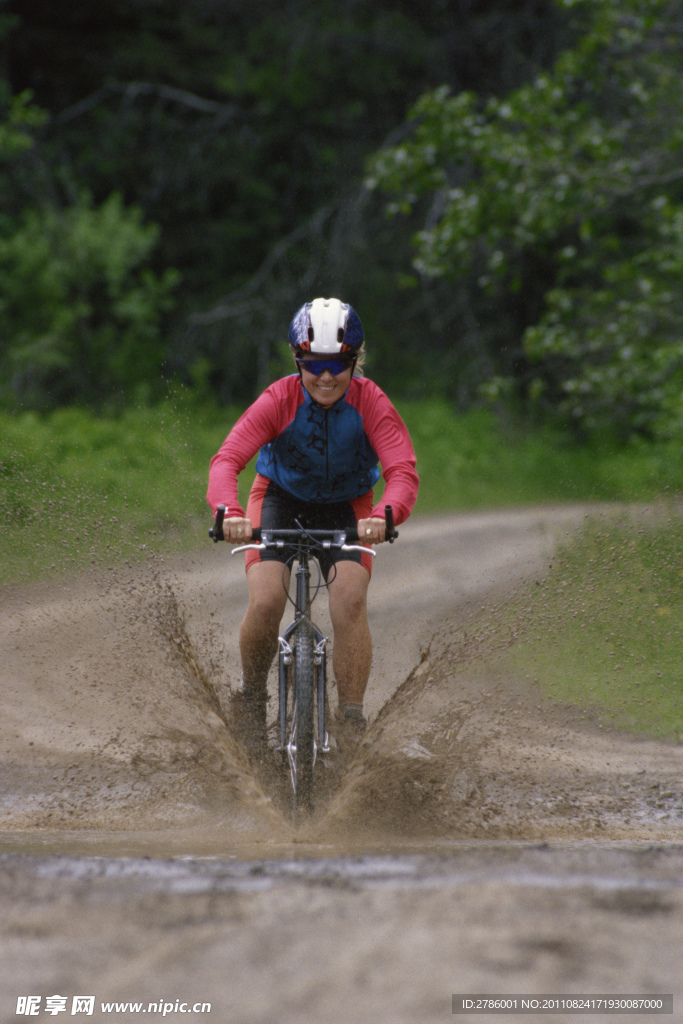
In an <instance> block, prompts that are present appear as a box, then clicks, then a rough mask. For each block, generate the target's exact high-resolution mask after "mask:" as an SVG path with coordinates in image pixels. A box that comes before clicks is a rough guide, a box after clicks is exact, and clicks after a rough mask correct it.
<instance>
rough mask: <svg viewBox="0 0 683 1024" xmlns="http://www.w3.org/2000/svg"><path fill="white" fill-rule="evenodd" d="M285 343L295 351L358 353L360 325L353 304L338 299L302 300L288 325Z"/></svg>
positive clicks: (324, 353) (336, 353) (361, 333)
mask: <svg viewBox="0 0 683 1024" xmlns="http://www.w3.org/2000/svg"><path fill="white" fill-rule="evenodd" d="M289 344H290V345H291V346H292V348H293V349H294V353H295V355H296V354H298V353H300V352H312V353H314V354H315V355H325V356H336V355H349V356H351V355H358V350H359V349H360V347H361V345H362V344H363V325H362V324H361V322H360V317H359V316H358V314H357V313H356V311H355V309H354V308H353V306H349V304H348V302H340V300H339V299H314V300H313V302H306V303H305V304H304V305H303V306H302V307H301V309H299V310H298V311H297V312H296V314H295V315H294V319H293V320H292V322H291V324H290V325H289Z"/></svg>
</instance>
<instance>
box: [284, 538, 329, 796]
mask: <svg viewBox="0 0 683 1024" xmlns="http://www.w3.org/2000/svg"><path fill="white" fill-rule="evenodd" d="M295 557H296V560H297V562H298V565H297V570H296V599H295V603H294V620H293V621H292V622H290V624H289V625H288V626H287V628H286V629H285V630H284V632H283V634H282V636H280V637H278V642H279V648H280V653H279V659H278V723H279V729H280V746H279V747H278V748H277V749H278V750H282V751H285V752H286V754H287V760H288V763H289V772H290V778H291V780H292V789H293V791H294V792H295V793H296V790H297V778H296V766H297V762H296V752H297V751H296V712H295V711H294V710H293V712H292V728H291V731H290V735H289V737H287V696H288V690H289V685H290V683H289V671H288V669H289V666H290V665H291V664H292V661H293V659H294V650H293V649H292V647H291V646H290V643H289V640H290V638H291V637H292V636H293V635H294V634H295V633H296V631H297V629H298V628H299V626H300V624H301V620H302V619H307V620H308V621H309V623H310V625H311V628H312V630H313V636H314V638H315V648H314V650H313V666H314V672H315V685H316V710H317V723H316V724H317V728H316V730H315V731H314V734H313V766H315V762H316V760H317V756H318V751H320V753H322V754H328V753H329V752H330V745H329V736H328V733H327V730H326V729H325V708H326V702H327V701H326V698H327V651H326V648H327V643H328V637H326V636H325V635H324V634H323V633H322V632H321V630H320V629H319V628H318V626H316V624H315V623H314V622H313V621H312V619H311V603H312V602H311V594H310V582H311V573H310V569H309V558H310V554H309V551H308V550H307V548H306V546H305V545H301V546H300V547H299V548H298V549H297V553H296V556H295Z"/></svg>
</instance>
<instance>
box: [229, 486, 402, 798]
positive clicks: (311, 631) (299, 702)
mask: <svg viewBox="0 0 683 1024" xmlns="http://www.w3.org/2000/svg"><path fill="white" fill-rule="evenodd" d="M384 514H385V523H386V534H385V535H386V539H387V540H388V541H389V543H393V542H394V540H395V539H396V538H397V537H398V531H397V530H396V529H395V528H394V519H393V510H392V507H391V505H387V506H386V507H385V510H384ZM224 517H225V506H223V505H219V507H218V510H217V513H216V519H215V522H214V525H213V527H212V528H211V529H210V530H209V536H210V537H211V538H212V540H213V541H214V542H217V541H219V540H224V539H225V538H224V536H223V519H224ZM358 540H359V538H358V532H357V530H356V529H355V528H346V529H340V530H315V529H312V530H309V529H305V528H304V527H302V526H301V524H300V523H297V528H296V529H287V530H271V529H263V530H262V529H261V528H260V527H256V528H255V529H254V530H253V531H252V542H250V543H248V544H243V545H241V546H240V547H236V548H233V551H232V554H233V555H236V554H238V553H239V552H240V551H249V550H255V551H265V550H266V549H268V548H276V549H280V550H282V549H283V548H285V547H287V548H290V549H291V551H292V554H291V555H290V557H289V558H288V560H287V562H286V563H285V564H284V565H283V570H282V575H283V586H284V588H285V590H286V591H287V597H288V600H289V601H291V602H292V604H293V605H294V619H293V621H292V622H291V623H290V624H289V625H288V626H287V628H286V629H285V630H284V632H283V633H282V636H280V637H279V638H278V643H279V654H278V719H277V724H278V745H277V746H276V751H277V752H278V753H279V754H280V755H281V756H282V759H283V763H284V765H285V766H286V767H288V768H289V777H290V781H291V800H292V811H293V813H294V814H295V815H296V814H297V812H298V811H303V812H308V811H310V810H311V808H312V799H313V780H314V769H315V766H316V762H317V761H318V758H319V756H320V755H324V754H329V753H330V750H331V748H330V743H329V734H328V731H327V728H326V716H327V644H328V637H326V636H325V635H324V634H323V633H322V631H321V630H320V629H319V628H318V626H317V625H316V624H315V623H314V622H313V620H312V619H311V606H312V604H313V602H314V600H315V598H316V597H317V596H318V593H319V591H320V590H321V589H322V588H323V587H325V586H327V584H326V583H324V582H323V576H322V570H321V568H320V565H319V564H318V561H317V557H316V555H317V554H318V553H319V552H322V551H325V550H328V551H329V550H335V549H336V550H340V551H360V552H364V553H366V554H367V553H369V554H371V555H372V556H373V557H374V556H375V555H376V552H375V551H373V550H372V549H371V548H369V547H366V546H361V545H360V544H357V543H353V542H355V541H358ZM349 541H351V543H348V542H349ZM294 562H296V563H297V570H296V588H295V598H294V599H293V600H292V598H291V597H290V595H289V588H288V586H287V576H286V574H287V570H288V569H291V567H292V565H293V564H294ZM312 565H314V566H316V567H317V570H318V579H317V582H315V583H314V584H313V586H311V566H312Z"/></svg>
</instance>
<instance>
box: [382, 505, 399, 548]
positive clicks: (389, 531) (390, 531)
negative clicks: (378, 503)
mask: <svg viewBox="0 0 683 1024" xmlns="http://www.w3.org/2000/svg"><path fill="white" fill-rule="evenodd" d="M384 522H385V524H386V529H385V537H386V539H387V540H388V541H389V543H390V544H393V543H394V541H395V540H396V538H397V537H398V530H396V528H395V527H394V510H393V508H392V507H391V505H385V506H384Z"/></svg>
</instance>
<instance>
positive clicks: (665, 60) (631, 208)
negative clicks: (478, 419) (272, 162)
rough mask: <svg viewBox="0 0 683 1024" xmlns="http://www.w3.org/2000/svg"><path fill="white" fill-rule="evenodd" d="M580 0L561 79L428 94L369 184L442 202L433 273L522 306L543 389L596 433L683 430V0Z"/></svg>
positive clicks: (528, 355)
mask: <svg viewBox="0 0 683 1024" xmlns="http://www.w3.org/2000/svg"><path fill="white" fill-rule="evenodd" d="M564 6H565V7H572V8H577V9H578V8H581V9H584V8H585V16H586V17H587V18H588V19H589V26H588V29H587V31H586V32H585V34H584V35H583V37H582V39H581V41H580V42H579V44H578V45H577V46H576V47H575V48H574V49H572V50H570V51H567V52H566V53H564V54H563V55H562V56H561V57H560V58H559V60H558V61H557V62H556V65H555V67H554V69H553V71H552V73H549V74H544V75H541V76H539V77H537V78H536V80H535V81H533V82H532V83H530V84H528V85H524V86H522V87H521V88H519V89H517V90H515V91H513V92H511V93H510V94H509V95H508V96H506V97H505V98H503V99H498V98H491V99H489V100H488V101H487V102H482V101H481V100H480V98H479V97H478V96H477V95H475V94H474V93H460V94H458V95H455V96H453V95H451V94H450V92H449V90H448V89H447V88H442V89H439V90H437V91H435V92H431V93H428V94H426V95H425V96H423V97H422V99H421V100H420V101H419V102H418V103H417V104H416V106H415V107H414V109H413V111H412V119H413V122H414V130H413V134H412V137H411V138H410V139H409V140H408V141H406V142H403V143H401V144H400V145H398V146H395V147H393V148H391V149H387V150H384V151H382V152H381V153H380V154H379V155H378V156H377V157H376V159H375V160H374V163H373V165H372V168H371V177H370V185H371V186H372V187H381V188H382V189H384V190H387V191H391V192H394V193H396V195H397V198H396V201H395V202H394V203H393V204H392V206H391V207H390V209H392V210H393V211H394V212H407V211H410V210H412V209H413V208H414V207H415V206H416V204H417V203H418V202H419V201H420V200H421V199H422V198H423V197H425V196H428V197H432V199H433V203H432V207H431V210H430V219H429V225H428V226H427V227H426V228H425V229H424V230H423V231H422V232H420V234H419V236H418V238H417V240H416V241H417V246H418V252H419V255H418V258H417V260H416V265H417V268H418V269H419V271H420V272H421V273H422V274H423V275H426V276H434V277H438V276H445V277H447V278H448V279H450V280H456V281H463V280H467V281H468V282H469V283H470V286H471V287H472V288H476V289H478V290H479V292H480V293H481V294H482V295H483V296H484V297H485V301H486V302H487V303H488V315H489V317H490V316H491V315H493V317H494V318H495V317H496V316H498V318H499V319H501V320H502V319H504V318H505V316H508V317H509V315H510V311H511V310H512V309H515V312H516V328H515V329H516V331H517V338H518V341H519V340H521V344H522V349H523V358H521V356H522V353H521V352H520V358H519V359H518V361H517V365H516V367H515V369H516V373H517V378H518V380H520V381H521V382H522V383H523V385H524V387H525V389H526V395H527V396H528V397H531V398H533V399H535V400H537V401H542V402H544V403H545V405H546V408H548V409H553V410H557V411H559V412H560V413H562V414H564V415H565V417H567V418H569V419H570V420H571V421H573V422H574V423H576V424H577V425H579V426H580V427H581V428H583V429H584V430H586V431H596V430H600V429H602V430H604V429H605V428H608V429H610V430H616V431H617V432H618V434H619V435H620V436H622V437H624V436H629V435H630V434H633V433H642V434H649V435H653V436H659V437H673V436H678V437H681V436H682V435H683V406H682V404H681V397H680V396H681V393H682V391H683V343H682V342H681V338H682V337H683V293H681V290H680V287H679V282H680V275H681V269H683V194H682V191H681V185H683V172H681V168H680V150H681V145H682V143H683V127H682V126H683V59H682V57H683V44H682V43H681V36H680V30H679V24H680V17H681V14H683V5H682V4H681V3H680V0H618V2H617V0H591V3H589V4H584V3H583V2H581V3H574V2H573V0H564ZM482 308H483V307H482ZM496 309H497V310H498V312H496ZM492 311H493V312H492ZM509 337H510V335H509V333H508V335H507V336H506V337H505V338H504V341H505V342H506V343H507V342H508V341H509ZM501 344H502V342H501Z"/></svg>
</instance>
